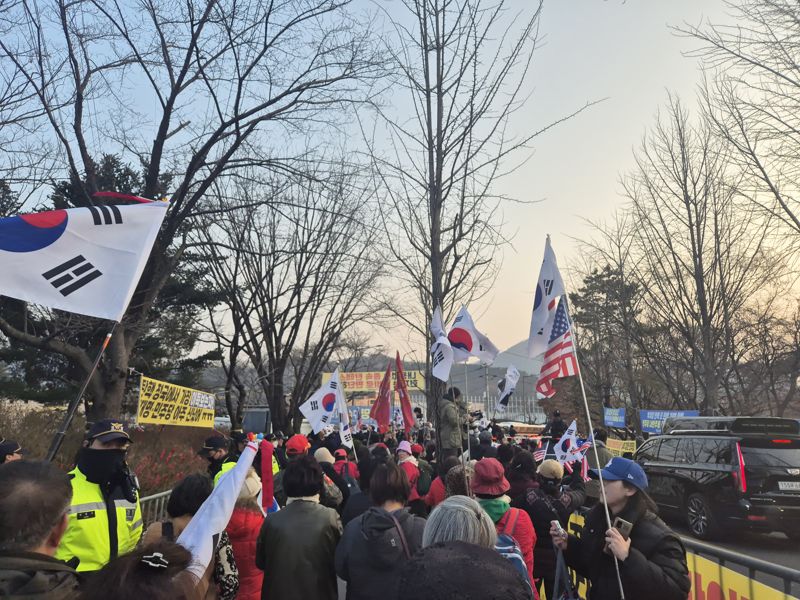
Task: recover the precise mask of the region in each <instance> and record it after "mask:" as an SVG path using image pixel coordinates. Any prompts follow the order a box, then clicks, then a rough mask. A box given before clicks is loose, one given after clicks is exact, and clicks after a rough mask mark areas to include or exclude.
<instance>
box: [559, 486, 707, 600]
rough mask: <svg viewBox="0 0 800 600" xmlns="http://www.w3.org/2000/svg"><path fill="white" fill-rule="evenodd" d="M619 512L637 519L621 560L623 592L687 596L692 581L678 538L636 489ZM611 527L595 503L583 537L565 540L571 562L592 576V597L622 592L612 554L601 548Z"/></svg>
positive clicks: (651, 597)
mask: <svg viewBox="0 0 800 600" xmlns="http://www.w3.org/2000/svg"><path fill="white" fill-rule="evenodd" d="M615 516H618V517H620V518H622V519H625V520H626V521H629V522H630V523H632V524H633V529H632V530H631V537H630V539H631V548H630V552H629V554H628V557H627V558H626V559H625V560H624V561H622V562H620V564H619V571H620V576H621V577H622V585H623V588H624V589H625V597H626V598H647V599H648V600H685V599H686V597H687V596H688V594H689V590H690V588H691V582H690V579H689V569H688V568H687V565H686V549H685V548H684V547H683V543H681V540H680V538H679V537H678V536H677V535H676V534H675V533H673V532H672V530H670V528H669V527H667V526H666V525H665V524H664V522H663V521H662V520H661V519H659V518H658V517H657V516H656V515H655V514H653V513H652V512H650V511H649V510H647V508H646V506H645V503H644V501H642V500H640V499H639V496H638V494H637V495H635V496H633V497H632V498H631V500H629V501H628V504H627V505H626V506H625V508H624V509H623V511H622V512H621V513H620V514H619V515H615ZM612 518H613V517H612ZM607 529H608V526H607V524H606V518H605V513H604V510H603V507H602V506H601V505H597V506H595V507H594V508H593V509H592V510H591V511H590V512H589V514H588V515H587V517H586V523H585V525H584V528H583V533H582V534H581V538H580V539H578V538H577V537H575V536H573V535H570V536H569V542H568V543H567V550H566V552H565V558H566V560H567V565H568V566H570V567H572V568H573V569H575V570H576V571H577V572H578V573H579V574H581V575H583V576H584V577H587V578H588V579H589V581H590V582H591V592H590V595H589V598H590V599H591V600H618V598H619V597H620V594H619V584H618V583H617V575H616V571H615V568H614V559H613V558H612V556H611V555H609V554H606V553H605V552H604V551H603V548H604V546H605V535H606V534H605V532H606V530H607Z"/></svg>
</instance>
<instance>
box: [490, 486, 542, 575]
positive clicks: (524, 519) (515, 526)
mask: <svg viewBox="0 0 800 600" xmlns="http://www.w3.org/2000/svg"><path fill="white" fill-rule="evenodd" d="M478 503H479V504H480V505H481V507H483V509H484V510H486V512H487V513H488V514H489V517H491V519H492V521H493V522H494V526H495V529H497V533H498V534H501V533H505V534H506V535H510V536H511V537H513V538H514V540H515V541H516V542H517V545H518V546H519V549H520V550H522V558H523V559H524V560H525V566H526V567H527V568H528V576H529V577H530V580H531V581H533V564H534V556H533V549H534V547H535V546H536V530H534V528H533V523H531V518H530V517H529V516H528V513H526V512H525V511H524V510H520V509H519V508H511V507H510V506H509V505H508V497H507V496H503V497H501V498H497V499H494V500H478ZM492 507H494V510H493V509H492ZM500 507H504V508H505V512H503V514H502V515H500V514H499V513H500V512H501V510H502V509H500ZM487 509H488V510H487Z"/></svg>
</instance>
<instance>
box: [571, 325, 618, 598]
mask: <svg viewBox="0 0 800 600" xmlns="http://www.w3.org/2000/svg"><path fill="white" fill-rule="evenodd" d="M567 318H569V316H567ZM570 329H571V330H572V337H573V339H574V340H575V366H576V367H577V368H578V381H579V382H580V384H581V396H582V398H583V409H584V411H585V412H586V423H587V424H588V425H589V435H591V437H592V452H593V453H594V462H595V464H596V465H597V477H598V479H599V480H600V494H601V496H602V497H603V511H604V513H605V515H606V524H607V525H608V528H609V529H611V527H612V525H611V513H609V511H608V502H607V499H606V488H605V485H604V483H603V466H604V465H601V464H600V456H599V455H598V454H597V444H596V443H595V440H594V426H593V425H592V415H591V412H590V410H589V401H588V400H587V398H586V387H585V386H584V384H583V369H581V364H580V360H579V358H578V354H579V352H578V336H577V335H576V334H575V328H574V327H573V326H572V323H570ZM614 567H615V569H616V571H617V583H618V584H619V594H620V598H621V600H625V590H624V588H623V585H622V577H621V575H620V572H619V560H617V557H616V556H614Z"/></svg>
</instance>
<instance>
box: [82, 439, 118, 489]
mask: <svg viewBox="0 0 800 600" xmlns="http://www.w3.org/2000/svg"><path fill="white" fill-rule="evenodd" d="M125 454H126V451H125V450H97V449H94V448H81V450H80V452H79V453H78V468H79V469H80V470H81V472H82V473H83V474H84V475H86V479H87V480H88V481H90V482H92V483H97V484H108V483H111V482H114V481H117V480H118V479H120V478H121V477H122V476H124V474H125Z"/></svg>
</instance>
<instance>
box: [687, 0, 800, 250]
mask: <svg viewBox="0 0 800 600" xmlns="http://www.w3.org/2000/svg"><path fill="white" fill-rule="evenodd" d="M728 5H729V7H730V8H731V12H732V16H733V17H734V18H735V24H732V25H715V24H710V23H709V24H703V25H701V26H698V27H692V26H686V27H684V28H681V29H678V31H679V32H680V33H682V34H684V35H687V36H690V37H692V38H694V39H695V40H698V41H700V42H701V44H702V46H701V48H700V49H699V50H698V51H696V52H695V53H694V54H695V55H696V56H700V57H702V58H703V59H704V61H705V64H706V66H707V67H709V68H710V69H711V70H712V71H713V73H714V77H713V80H712V81H711V82H710V83H709V85H708V86H707V90H706V94H705V104H706V107H707V110H708V114H709V116H710V117H711V119H712V121H713V123H714V124H715V126H716V130H717V132H718V134H719V135H720V136H722V137H723V138H724V139H726V140H727V141H728V142H729V144H730V145H731V146H732V148H734V149H735V151H736V152H735V154H733V155H732V156H731V157H730V158H731V159H733V160H735V161H736V162H737V163H738V164H739V165H740V167H741V168H742V169H743V170H745V171H746V172H747V173H748V174H749V175H750V176H752V179H751V183H752V185H750V186H748V187H749V189H748V190H747V191H748V197H749V198H750V199H751V200H752V201H753V202H755V203H756V204H757V205H758V206H759V207H760V208H761V209H763V210H764V211H766V212H767V213H768V214H769V215H771V216H774V217H777V218H779V219H781V220H782V221H783V223H784V224H785V225H786V226H787V227H788V228H789V229H790V230H791V231H793V232H794V233H795V234H797V233H800V198H799V197H798V190H800V171H798V167H797V165H798V164H800V61H798V45H799V44H800V6H799V5H798V4H797V2H795V1H794V0H737V1H735V2H728Z"/></svg>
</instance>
